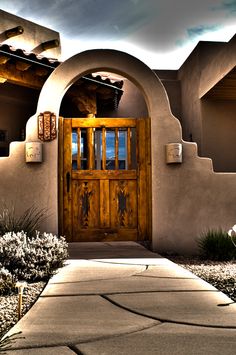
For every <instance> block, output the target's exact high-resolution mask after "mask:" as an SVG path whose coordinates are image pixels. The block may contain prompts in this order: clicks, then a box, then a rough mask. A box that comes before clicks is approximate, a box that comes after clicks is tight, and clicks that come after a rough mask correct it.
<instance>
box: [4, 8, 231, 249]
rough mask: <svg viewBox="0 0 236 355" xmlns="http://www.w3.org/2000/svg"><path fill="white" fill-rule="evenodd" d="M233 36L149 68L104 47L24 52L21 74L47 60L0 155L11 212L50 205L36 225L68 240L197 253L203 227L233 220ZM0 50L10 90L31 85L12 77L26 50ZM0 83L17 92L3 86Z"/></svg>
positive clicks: (225, 224) (34, 76) (224, 225)
mask: <svg viewBox="0 0 236 355" xmlns="http://www.w3.org/2000/svg"><path fill="white" fill-rule="evenodd" d="M5 16H7V15H6V14H5ZM17 21H18V18H15V23H14V26H13V24H11V25H12V26H10V27H11V28H14V27H17V26H18V25H17V24H16V23H17ZM27 23H28V21H27ZM27 23H26V24H25V26H27ZM30 24H31V25H32V23H30ZM19 26H20V25H19ZM36 27H37V25H35V31H36ZM6 30H7V28H5V29H4V31H6ZM40 30H41V29H40V28H38V31H39V32H40ZM43 30H44V31H46V32H47V29H45V28H43ZM4 31H3V32H4ZM50 31H51V30H48V32H47V33H48V34H49V33H50ZM51 34H52V33H51ZM51 34H50V35H51ZM20 36H23V34H21V35H19V37H20ZM58 36H59V35H58ZM17 37H18V36H17ZM39 38H41V37H40V36H39ZM58 38H59V37H57V39H58ZM53 39H54V40H55V34H54V36H53V38H52V37H50V39H48V41H51V40H53ZM54 43H55V42H54ZM57 43H59V42H57ZM41 45H42V43H37V44H34V45H33V47H32V50H31V51H33V49H34V48H38V47H40V48H41V49H42V46H41ZM2 46H3V45H1V47H0V50H1V48H2ZM234 46H235V38H233V39H232V40H231V41H230V42H229V43H216V44H211V43H199V45H198V46H197V47H196V48H195V50H194V51H193V53H191V55H190V56H189V58H188V59H187V60H186V62H185V63H184V64H183V66H182V67H181V68H180V69H179V70H178V71H158V70H156V71H154V70H151V69H150V68H149V67H147V66H146V65H145V64H144V63H142V62H140V61H139V60H138V59H137V58H135V57H133V56H131V55H128V54H126V53H123V52H119V51H114V50H109V49H108V50H90V51H85V52H82V53H79V54H77V55H75V56H73V57H71V58H69V59H68V60H66V61H64V62H63V63H59V62H58V61H57V60H56V61H55V60H54V61H51V60H50V59H45V57H43V58H40V57H38V53H33V54H32V56H33V63H32V62H31V66H29V68H26V65H25V70H24V76H23V77H24V78H25V77H27V75H29V74H28V73H29V72H30V70H31V77H30V79H29V81H30V82H31V81H32V82H35V80H36V79H37V80H38V79H39V78H38V76H37V72H38V71H39V72H40V68H41V69H42V66H40V63H42V61H45V60H46V61H47V65H48V67H50V70H48V72H47V74H45V76H44V80H43V83H42V86H41V87H40V85H39V86H38V93H39V97H38V99H37V100H35V101H37V103H36V105H37V106H36V107H35V112H34V113H33V114H32V115H31V117H27V118H26V117H25V116H24V119H25V122H27V124H26V134H25V137H24V140H22V141H15V142H12V143H11V144H10V152H9V156H8V157H2V158H0V171H1V174H0V193H1V196H2V197H3V198H4V199H5V200H7V201H15V202H16V206H17V208H18V211H20V210H21V209H22V205H23V206H24V208H26V207H27V206H31V205H32V203H37V205H38V206H39V207H42V208H45V207H47V208H48V210H49V211H50V214H49V217H48V219H47V221H46V222H45V224H44V225H42V230H46V231H51V232H53V233H63V234H65V235H66V237H67V239H68V241H71V242H75V241H78V242H79V241H90V242H93V241H111V240H112V241H116V240H117V241H118V240H119V241H126V240H137V241H140V242H150V243H151V245H152V247H153V249H154V250H157V251H159V252H160V253H161V252H178V253H195V252H197V243H196V238H197V236H199V234H200V233H202V232H203V231H204V230H207V229H208V228H218V227H222V228H224V229H228V228H229V227H230V226H231V225H232V224H234V223H235V216H236V213H235V212H236V206H235V200H236V174H235V173H234V172H235V169H236V166H235V162H234V161H233V156H234V151H235V147H234V145H233V144H232V142H233V140H232V139H230V138H231V137H232V135H233V128H234V124H235V123H234V119H233V112H234V105H235V104H234V101H233V98H234V93H233V92H232V91H234V90H233V89H231V88H232V82H233V81H234V75H235V74H234V67H235V59H234V56H233V53H234V51H233V49H234ZM22 48H23V47H22ZM7 50H8V52H9V53H8V55H7V54H6V52H7ZM28 50H29V49H28ZM42 53H43V56H44V55H45V53H44V52H42ZM0 54H4V56H5V57H7V58H9V57H10V59H9V60H8V61H7V62H8V63H9V66H10V65H11V68H10V69H11V71H10V73H9V72H8V71H7V69H9V67H8V66H7V62H6V63H4V61H3V63H2V64H0V70H2V71H1V75H0V76H1V77H2V78H3V79H2V81H3V82H4V80H5V79H7V80H6V81H5V83H3V84H2V86H1V89H2V95H1V96H0V99H1V100H3V96H4V95H5V98H6V100H7V97H8V94H9V95H10V93H12V92H13V91H14V90H16V88H15V86H16V85H18V86H20V90H21V87H22V86H25V87H26V89H27V90H28V89H29V88H30V86H29V85H28V84H27V83H26V82H24V81H22V80H21V82H20V83H18V84H16V83H15V82H14V75H13V73H16V76H17V75H18V77H20V78H22V75H19V72H18V70H19V69H18V68H19V64H18V63H19V62H20V61H23V62H24V63H28V64H29V61H28V62H27V55H26V53H25V52H24V51H23V52H21V53H19V54H20V55H19V56H18V57H17V58H16V57H14V59H13V56H11V55H12V48H11V47H10V45H9V44H7V47H5V48H4V53H0ZM57 58H58V57H56V59H57ZM49 62H50V65H49ZM52 63H53V64H52ZM157 64H158V63H157ZM48 69H49V68H48ZM107 73H111V74H107ZM49 74H50V75H49ZM105 75H108V78H107V79H106V80H104V76H105ZM104 81H106V82H104ZM6 84H8V85H12V86H14V90H13V88H12V87H11V88H9V91H7V90H6V91H5V93H4V85H6ZM5 88H6V87H5ZM20 90H18V91H20ZM36 96H37V95H36ZM22 101H24V99H23V98H22ZM33 101H34V100H33V99H32V102H33ZM24 102H25V101H24ZM24 105H26V106H27V107H28V105H27V104H25V103H24ZM13 107H14V106H13ZM24 109H25V108H24ZM24 109H23V108H21V109H19V114H20V112H23V111H24ZM27 109H28V108H27ZM6 111H7V109H6ZM30 114H31V113H30ZM16 115H18V113H17V112H15V122H16V121H17V119H16ZM9 117H10V114H9ZM0 124H2V119H1V117H0ZM10 126H12V123H11V124H10ZM10 126H9V127H10ZM21 126H22V125H21ZM0 129H1V130H2V131H4V129H2V128H1V127H0ZM9 129H10V128H9ZM5 130H7V129H5ZM3 136H4V132H3ZM223 150H224V152H226V155H225V153H224V152H223ZM222 152H223V153H222ZM199 154H201V156H199ZM205 155H208V156H209V157H210V158H211V159H210V158H209V157H203V156H205ZM224 155H225V156H224ZM222 157H223V158H222ZM213 167H214V170H213Z"/></svg>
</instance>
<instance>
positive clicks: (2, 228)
mask: <svg viewBox="0 0 236 355" xmlns="http://www.w3.org/2000/svg"><path fill="white" fill-rule="evenodd" d="M47 217H48V211H47V209H46V208H38V207H36V206H35V205H33V206H31V207H29V208H27V209H26V210H25V211H24V212H23V213H22V214H21V215H20V216H17V214H16V211H15V206H14V205H13V204H12V205H11V206H7V205H6V204H5V203H4V202H3V203H2V208H1V210H0V235H3V234H5V233H7V232H11V231H14V232H21V231H24V232H25V233H27V235H28V236H33V235H35V231H36V230H38V229H39V226H40V223H41V222H42V221H43V220H45V219H46V218H47Z"/></svg>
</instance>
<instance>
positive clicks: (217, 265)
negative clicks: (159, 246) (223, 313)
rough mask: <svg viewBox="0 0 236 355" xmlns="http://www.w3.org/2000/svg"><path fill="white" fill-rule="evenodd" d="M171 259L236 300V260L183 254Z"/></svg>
mask: <svg viewBox="0 0 236 355" xmlns="http://www.w3.org/2000/svg"><path fill="white" fill-rule="evenodd" d="M169 259H170V260H172V261H173V262H174V263H176V264H178V265H180V266H182V267H184V268H186V269H188V270H189V271H191V272H192V273H193V274H195V275H197V276H198V277H200V278H201V279H203V280H205V281H207V282H208V283H210V284H211V285H213V286H214V287H216V288H217V289H218V290H219V291H222V292H223V293H225V294H226V295H227V296H228V297H230V298H231V299H232V300H233V301H235V302H236V260H234V261H212V260H201V259H200V258H197V257H194V258H193V257H182V256H175V257H169Z"/></svg>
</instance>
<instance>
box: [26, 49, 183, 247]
mask: <svg viewBox="0 0 236 355" xmlns="http://www.w3.org/2000/svg"><path fill="white" fill-rule="evenodd" d="M97 71H109V72H114V73H117V74H120V75H122V76H125V77H127V78H128V79H129V80H131V81H132V82H133V83H134V84H135V85H137V87H138V88H139V89H140V91H141V92H142V94H143V96H144V99H145V101H146V104H147V108H148V117H150V135H151V142H150V144H151V153H150V156H151V161H150V165H151V177H150V179H149V181H150V184H151V188H150V190H151V194H150V195H152V198H151V196H149V206H150V208H149V213H150V214H151V216H152V228H151V229H152V233H151V234H152V245H153V247H154V248H155V247H156V245H157V241H158V235H159V233H161V234H163V230H162V227H163V223H162V222H163V221H162V219H160V218H159V216H162V215H163V205H165V201H166V189H167V186H169V180H170V179H171V177H170V179H169V170H168V168H167V167H166V165H165V162H164V148H165V147H164V146H165V144H166V143H168V142H171V141H173V142H178V141H179V140H181V126H180V123H179V121H178V120H176V119H175V118H174V117H173V115H172V114H171V112H170V106H169V102H168V98H167V95H166V92H165V90H164V88H163V85H162V84H161V82H160V80H159V79H158V77H157V76H156V74H155V73H154V72H153V71H152V70H151V69H150V68H148V67H147V66H146V65H145V64H144V63H142V62H140V61H139V60H138V59H137V58H135V57H132V56H130V55H129V54H127V53H123V52H119V51H115V50H105V49H104V50H101V49H100V50H90V51H86V52H82V53H79V54H77V55H75V56H73V57H71V58H69V59H68V60H66V61H65V62H63V63H62V64H61V65H60V66H59V67H58V68H56V69H55V71H54V72H53V73H52V74H51V76H50V77H49V78H48V80H47V81H46V83H45V84H44V87H43V89H42V91H41V94H40V97H39V102H38V108H37V113H40V112H44V111H51V112H54V113H55V114H56V115H57V116H59V109H60V104H61V101H62V98H63V96H64V94H65V92H66V91H67V90H68V88H69V87H70V86H71V85H73V83H75V82H76V80H78V79H79V78H80V77H81V76H83V75H86V74H88V73H91V72H97ZM31 123H32V125H35V122H34V119H33V120H32V121H30V122H29V125H28V126H29V127H30V125H31ZM55 143H56V142H55ZM45 153H46V157H47V161H48V164H47V167H45V171H46V173H47V181H48V185H50V190H49V194H50V196H52V197H53V199H52V200H50V204H49V205H50V206H52V207H53V210H54V211H55V214H54V216H55V217H56V216H57V217H58V222H59V223H60V220H61V216H60V213H58V199H57V198H56V196H58V171H57V167H58V161H57V159H55V156H57V146H56V144H54V143H52V144H50V145H47V147H45ZM167 177H168V178H167ZM160 185H161V186H162V189H160ZM56 202H57V204H56ZM54 216H53V217H52V218H51V220H52V221H51V223H55V222H56V220H55V217H54Z"/></svg>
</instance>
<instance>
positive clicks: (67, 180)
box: [66, 171, 70, 193]
mask: <svg viewBox="0 0 236 355" xmlns="http://www.w3.org/2000/svg"><path fill="white" fill-rule="evenodd" d="M66 188H67V193H69V192H70V173H69V171H68V172H67V173H66Z"/></svg>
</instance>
